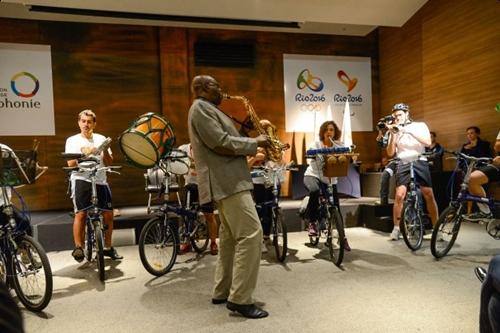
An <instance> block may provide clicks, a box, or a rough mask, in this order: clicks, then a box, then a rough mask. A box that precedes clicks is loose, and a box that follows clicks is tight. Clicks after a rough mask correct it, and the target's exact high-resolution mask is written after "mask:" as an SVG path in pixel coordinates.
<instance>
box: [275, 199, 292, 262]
mask: <svg viewBox="0 0 500 333" xmlns="http://www.w3.org/2000/svg"><path fill="white" fill-rule="evenodd" d="M272 232H273V245H274V250H275V252H276V259H278V261H280V262H284V261H285V259H286V253H287V251H288V236H287V228H286V224H285V223H284V221H283V214H282V213H281V209H280V208H276V209H275V210H274V212H273V222H272Z"/></svg>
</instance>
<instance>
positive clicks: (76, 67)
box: [0, 20, 161, 210]
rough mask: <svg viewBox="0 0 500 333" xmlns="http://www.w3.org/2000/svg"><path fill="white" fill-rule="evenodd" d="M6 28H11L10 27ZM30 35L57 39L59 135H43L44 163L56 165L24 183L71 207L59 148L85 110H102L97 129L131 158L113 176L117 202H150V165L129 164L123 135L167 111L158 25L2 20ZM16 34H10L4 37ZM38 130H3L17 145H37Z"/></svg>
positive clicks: (39, 40)
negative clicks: (146, 176) (146, 172)
mask: <svg viewBox="0 0 500 333" xmlns="http://www.w3.org/2000/svg"><path fill="white" fill-rule="evenodd" d="M4 28H5V29H4ZM16 28H19V30H21V31H23V36H25V35H29V36H30V38H24V39H22V40H21V42H23V43H35V44H50V45H51V50H52V74H53V88H54V108H55V125H56V135H55V136H48V137H40V138H38V139H40V140H41V142H42V143H41V145H40V147H39V151H40V160H41V164H42V165H48V166H49V171H48V172H47V174H46V175H44V176H43V177H42V178H41V179H40V181H39V182H38V183H37V184H36V185H32V186H26V187H24V188H22V189H21V193H22V194H23V195H24V196H25V198H26V201H27V202H28V203H29V205H30V207H31V208H32V209H34V210H47V209H60V208H70V207H71V203H70V201H69V199H68V197H67V195H66V194H65V193H66V185H65V182H64V173H63V171H62V169H61V167H62V166H63V165H64V164H65V161H63V160H62V159H61V158H60V157H59V154H60V152H62V151H64V144H65V140H66V138H67V137H69V136H70V135H73V134H76V133H78V132H79V129H78V124H77V115H78V113H79V112H80V111H81V110H83V109H92V110H94V112H95V113H96V114H97V128H96V132H97V133H102V134H103V135H106V136H110V137H111V138H112V139H113V143H112V150H113V152H114V156H115V162H116V163H117V164H121V165H124V166H126V167H125V168H124V169H123V172H122V175H121V176H114V175H113V176H111V177H110V182H111V184H112V190H113V197H114V202H115V205H116V206H122V205H126V204H143V203H144V202H145V198H146V196H145V194H144V191H143V187H144V185H143V183H144V181H143V176H142V171H141V170H139V169H135V168H132V167H129V166H127V164H126V163H125V161H124V158H123V155H122V154H121V152H120V149H119V147H118V140H117V138H118V136H119V135H120V134H121V133H122V132H123V131H124V130H125V129H127V128H128V127H129V125H130V123H131V122H132V121H133V120H134V119H135V118H136V117H137V116H138V115H140V114H142V113H145V112H161V108H160V106H161V102H160V89H159V88H160V85H159V82H160V80H159V78H160V77H159V60H158V43H157V40H158V35H157V29H156V28H152V27H135V26H134V27H133V26H121V25H91V24H75V23H54V22H42V21H40V22H36V23H35V22H31V21H28V23H27V22H26V21H21V20H0V30H2V31H4V30H9V29H10V30H12V31H13V34H14V36H15V34H16V32H15V31H17V29H16ZM9 36H10V35H8V34H2V36H1V37H0V41H1V42H20V40H19V39H17V38H13V39H14V40H9V38H10V37H9ZM32 139H33V137H21V138H19V137H1V138H0V141H1V142H4V143H6V144H8V145H11V146H12V147H14V148H15V149H21V148H25V147H29V146H30V145H31V141H32Z"/></svg>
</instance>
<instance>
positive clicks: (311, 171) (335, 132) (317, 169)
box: [304, 120, 341, 236]
mask: <svg viewBox="0 0 500 333" xmlns="http://www.w3.org/2000/svg"><path fill="white" fill-rule="evenodd" d="M340 135H341V131H340V129H339V128H338V126H337V124H335V122H334V121H332V120H329V121H325V122H324V123H323V124H321V126H320V128H319V141H316V142H314V143H313V144H312V145H311V146H310V147H309V149H320V148H328V147H334V146H337V145H338V146H340V145H341V143H340V142H339V141H338V140H339V139H340ZM324 164H325V156H324V155H319V154H318V155H316V157H315V158H314V159H312V160H311V161H310V163H309V166H308V167H307V169H306V171H305V173H304V185H305V187H306V188H307V190H308V191H309V201H308V203H307V208H306V210H305V212H304V215H305V217H306V219H307V220H308V221H309V227H308V231H309V236H316V235H317V234H318V230H316V224H315V223H314V222H316V221H317V220H318V208H319V196H320V193H321V190H324V189H325V188H326V185H327V184H328V183H331V184H332V187H333V198H334V202H335V205H336V206H337V207H339V209H340V206H339V199H338V195H337V177H325V176H323V167H324Z"/></svg>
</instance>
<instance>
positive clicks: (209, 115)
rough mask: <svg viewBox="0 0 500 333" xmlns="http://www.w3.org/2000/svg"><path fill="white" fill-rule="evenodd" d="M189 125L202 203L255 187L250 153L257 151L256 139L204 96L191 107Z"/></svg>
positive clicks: (253, 153)
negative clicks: (250, 136)
mask: <svg viewBox="0 0 500 333" xmlns="http://www.w3.org/2000/svg"><path fill="white" fill-rule="evenodd" d="M188 129H189V139H190V141H191V146H192V148H193V155H194V156H193V157H194V161H195V165H196V172H197V180H198V191H199V194H200V203H201V204H204V203H207V202H211V201H219V200H221V199H224V198H227V197H229V196H231V195H233V194H235V193H238V192H241V191H245V190H251V189H253V184H252V179H251V177H250V172H249V170H248V165H247V159H246V156H247V155H255V154H256V153H257V141H256V140H255V139H253V138H246V137H242V136H241V135H240V133H239V132H238V130H237V129H236V128H235V127H234V124H233V122H232V120H231V119H230V118H229V117H228V116H226V115H225V114H224V113H222V112H221V111H220V110H219V109H218V108H217V107H216V106H215V105H214V104H212V103H210V102H208V101H207V100H204V99H201V98H198V99H195V100H194V101H193V104H192V105H191V108H190V109H189V116H188Z"/></svg>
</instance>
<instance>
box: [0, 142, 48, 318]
mask: <svg viewBox="0 0 500 333" xmlns="http://www.w3.org/2000/svg"><path fill="white" fill-rule="evenodd" d="M10 154H11V152H9V151H5V150H3V149H2V154H1V158H2V159H4V157H5V156H4V155H6V156H10ZM7 158H11V157H7ZM15 159H17V157H16V158H15ZM17 161H18V160H17ZM18 165H19V164H18ZM1 169H2V170H1V171H2V175H1V177H0V195H1V196H2V199H3V206H2V211H1V213H2V214H4V217H6V219H7V223H5V224H3V225H2V224H0V281H2V282H3V283H5V284H6V285H7V286H8V287H9V288H13V289H14V290H15V292H16V294H17V297H18V298H19V300H20V301H21V303H22V304H23V305H24V306H25V307H26V308H27V309H28V310H30V311H35V312H39V311H42V310H43V309H44V308H45V307H46V306H47V305H48V304H49V302H50V300H51V298H52V289H53V281H52V270H51V267H50V263H49V259H48V257H47V254H46V253H45V251H44V249H43V247H42V246H41V245H40V243H38V242H37V241H36V240H35V239H34V238H33V237H31V236H30V235H29V234H30V230H31V226H30V223H29V222H30V217H29V214H26V213H25V212H27V211H28V209H27V207H26V204H25V203H24V200H23V198H22V197H21V195H20V194H19V193H17V192H16V191H15V189H14V186H18V185H21V184H23V182H19V179H17V180H15V179H16V177H14V178H12V177H10V176H12V175H13V174H12V173H10V172H9V170H6V169H4V168H1ZM19 169H21V167H19ZM45 170H46V169H45ZM5 171H6V173H8V174H9V175H10V176H9V177H4V176H5V174H6V173H5ZM23 173H24V171H23ZM24 175H26V173H24ZM40 175H41V174H40ZM36 178H38V177H36ZM36 178H35V179H36ZM12 181H13V182H12ZM28 183H31V182H28ZM11 191H12V192H14V193H15V194H16V195H17V197H18V199H19V201H20V202H21V204H22V211H19V210H17V208H16V207H15V206H14V205H13V204H12V202H11V200H10V195H9V194H8V192H11ZM21 215H23V216H24V219H23V220H24V221H26V223H24V225H23V223H20V221H16V218H17V217H20V216H21ZM18 220H19V219H18Z"/></svg>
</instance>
